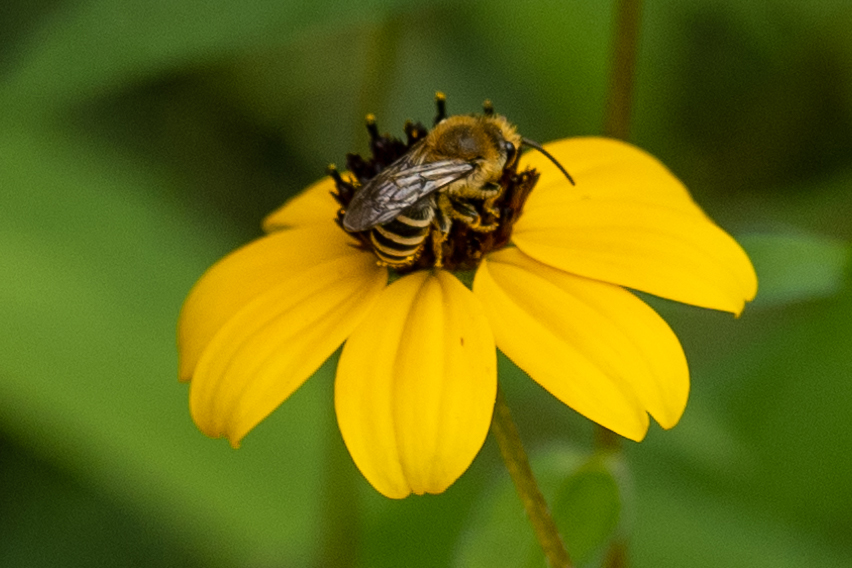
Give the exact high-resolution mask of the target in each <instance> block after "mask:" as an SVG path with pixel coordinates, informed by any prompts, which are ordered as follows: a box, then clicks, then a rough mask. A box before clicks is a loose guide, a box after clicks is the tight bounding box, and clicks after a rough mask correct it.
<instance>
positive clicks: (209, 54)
mask: <svg viewBox="0 0 852 568" xmlns="http://www.w3.org/2000/svg"><path fill="white" fill-rule="evenodd" d="M612 14H613V10H612V5H611V4H610V3H608V2H595V1H593V0H582V1H579V0H578V1H566V2H556V1H541V0H533V1H530V2H517V1H509V0H497V1H490V2H471V3H458V4H456V3H451V2H424V1H420V2H408V1H404V0H370V1H367V2H361V3H353V2H348V1H347V2H343V1H322V0H320V1H315V2H311V3H306V2H295V1H288V0H277V1H274V2H273V1H266V0H256V1H246V2H225V1H217V2H201V1H199V0H169V1H165V0H126V1H118V0H38V1H36V2H32V1H24V0H6V1H5V2H4V3H3V6H2V7H0V322H2V325H0V566H3V567H5V566H10V567H17V566H27V567H28V566H33V567H42V566H44V567H48V566H50V567H53V566H91V565H105V566H139V567H148V566H213V567H223V568H224V567H252V568H254V567H279V566H344V567H345V566H358V567H399V566H406V567H427V566H459V567H460V566H500V565H506V566H516V565H517V566H522V565H523V566H536V565H538V566H542V565H543V564H542V561H541V559H540V558H537V557H536V552H535V549H534V546H533V545H532V544H531V540H530V539H531V537H530V534H529V529H528V528H526V525H525V524H524V520H523V513H522V512H521V510H520V508H519V503H518V501H517V498H516V497H515V496H514V494H513V493H512V490H511V487H510V486H509V485H508V480H507V476H506V474H505V471H504V470H501V467H500V462H499V457H498V453H497V449H496V446H495V445H494V443H493V441H491V440H489V441H488V442H487V443H486V445H485V447H484V449H483V451H482V452H481V453H480V455H479V456H478V458H477V459H476V461H475V462H474V464H473V466H472V467H471V468H470V470H469V471H468V472H467V473H466V474H465V475H464V476H463V477H462V478H461V479H460V480H459V481H458V482H457V483H456V484H455V485H454V486H452V487H451V488H450V489H449V490H448V491H447V492H446V493H445V494H443V495H440V496H427V497H412V498H409V499H406V500H403V501H391V500H387V499H384V498H383V497H381V496H379V495H378V494H377V493H376V492H375V491H374V490H372V488H370V487H369V485H368V484H367V482H366V481H365V480H364V479H363V478H361V477H360V476H359V475H358V473H357V471H356V470H355V468H354V466H353V465H352V463H351V461H350V459H349V456H348V454H346V451H345V448H344V447H343V445H342V442H341V440H340V437H339V434H338V432H337V429H336V425H335V422H334V416H333V410H332V382H333V370H334V361H333V360H332V361H330V362H329V363H328V364H326V365H325V366H324V367H323V368H322V369H321V370H320V372H318V373H317V376H315V377H314V378H313V379H312V380H311V381H309V382H308V383H307V384H306V385H305V387H303V388H302V389H301V390H300V391H298V392H297V393H296V394H295V395H294V396H293V397H292V398H291V399H290V400H289V401H288V402H287V403H286V404H285V405H284V406H283V407H282V408H281V409H280V410H279V411H277V412H275V413H274V414H273V415H272V416H271V417H270V418H269V419H268V420H266V421H265V422H264V423H262V424H261V425H260V426H259V427H258V428H257V429H256V430H255V431H254V432H252V433H251V434H250V435H249V436H248V437H247V438H246V440H245V441H244V443H243V447H242V448H241V449H240V450H239V451H234V450H231V449H230V448H229V446H228V445H227V443H225V442H224V441H221V440H218V441H217V440H209V439H207V438H205V437H204V436H203V435H202V434H200V433H199V432H198V431H197V430H196V428H195V427H194V425H193V424H192V421H191V419H190V418H189V414H188V409H187V406H188V405H187V389H186V386H185V385H181V384H179V383H178V382H177V378H176V353H175V347H174V329H175V321H176V318H177V313H178V311H179V309H180V306H181V303H182V301H183V299H184V297H185V296H186V294H187V292H188V291H189V289H190V287H191V286H192V284H193V283H194V281H195V280H196V279H197V278H198V277H199V276H200V275H201V273H202V272H203V271H204V269H205V268H206V267H208V266H209V265H210V264H211V263H213V262H214V261H215V260H216V259H218V258H219V257H221V256H222V255H223V254H225V253H226V252H228V251H230V250H232V249H233V248H235V247H237V246H238V245H240V244H242V243H244V242H246V241H248V240H250V239H251V238H253V237H256V236H258V235H259V234H260V229H259V221H260V219H261V218H262V216H263V215H264V214H266V213H267V212H269V211H270V210H272V209H273V208H275V207H277V206H278V205H280V204H281V203H282V202H284V201H285V200H286V199H287V198H288V197H289V196H291V195H293V194H294V193H296V192H298V191H299V190H300V189H301V188H304V187H305V186H306V185H307V184H309V183H310V182H312V181H314V180H316V179H317V178H318V177H320V176H321V175H323V172H324V168H325V166H326V165H327V164H328V163H329V162H337V163H338V164H340V163H342V162H343V157H344V155H345V154H346V152H349V151H364V150H366V146H367V136H366V131H365V130H364V129H363V117H364V115H365V114H366V113H367V112H373V113H375V114H376V115H377V117H378V121H379V127H380V129H381V130H382V131H383V132H385V131H389V132H392V133H397V134H401V132H402V130H401V128H402V124H403V122H404V120H405V119H407V118H413V119H417V120H421V121H423V122H428V121H429V120H431V117H432V116H433V112H434V110H433V102H432V98H433V95H434V92H435V91H436V90H442V91H444V92H445V93H446V94H447V96H448V107H449V111H450V112H451V113H465V112H474V111H476V110H477V109H479V108H480V105H481V103H482V101H483V100H484V99H486V98H489V99H491V100H492V101H493V102H494V105H495V107H496V108H497V110H498V112H500V113H502V114H505V115H506V116H508V117H509V118H510V120H512V121H513V122H514V123H516V124H517V125H518V126H519V128H520V131H521V132H522V133H523V134H524V135H525V136H527V137H529V138H533V139H535V140H538V141H541V142H546V141H548V140H552V139H557V138H563V137H566V136H573V135H585V134H597V133H599V132H600V131H601V128H602V124H603V109H604V106H605V98H606V88H607V76H608V75H607V73H608V70H609V67H610V49H611V34H612ZM642 23H643V26H642V33H641V44H640V50H639V61H638V70H637V85H636V93H635V104H634V114H633V124H632V134H631V139H632V140H633V141H634V142H635V143H637V144H638V145H640V146H642V147H643V148H645V149H647V150H649V151H650V152H651V153H653V154H655V155H656V156H658V157H659V158H660V159H661V160H662V161H663V162H664V163H666V164H667V165H668V166H669V167H670V168H671V169H672V170H673V171H674V172H675V173H676V174H677V175H678V176H679V177H680V178H681V179H682V180H684V182H685V183H686V184H687V186H688V187H689V188H690V189H691V191H692V192H693V194H694V195H695V197H696V199H697V200H698V201H699V203H701V205H702V206H703V207H704V208H705V209H706V210H707V211H708V213H709V214H710V215H711V216H712V217H713V218H714V219H716V220H717V221H718V222H719V223H720V225H722V226H723V227H724V228H725V229H727V230H728V231H730V232H731V233H732V234H734V235H735V236H736V237H737V238H738V239H740V241H741V242H742V243H743V245H744V246H745V247H746V249H747V250H748V251H749V253H750V254H751V256H752V259H753V261H754V264H755V266H756V268H757V271H758V275H759V278H760V286H761V289H760V293H759V296H758V299H757V300H756V301H755V302H754V303H753V304H752V305H749V306H748V307H747V308H746V310H745V312H744V314H743V315H742V316H741V317H740V318H739V319H734V318H733V317H731V316H730V315H726V314H721V313H715V312H711V311H707V310H701V309H697V308H690V307H686V306H680V305H676V304H673V303H669V302H664V301H660V300H657V299H654V298H649V301H650V302H651V303H652V304H653V305H654V307H656V308H657V309H658V310H659V311H660V312H661V313H662V314H663V315H664V316H665V317H666V319H667V320H668V321H669V322H670V324H671V325H672V327H673V328H674V329H675V331H676V332H677V333H678V335H679V336H680V338H681V340H682V342H683V345H684V348H685V350H686V353H687V357H688V359H689V361H690V368H691V375H692V392H691V397H690V403H689V406H688V407H687V410H686V414H685V415H684V418H683V420H682V421H681V423H680V424H679V425H678V426H677V427H676V428H675V429H674V430H672V431H669V432H664V431H662V430H661V429H660V428H659V427H657V426H652V429H651V432H650V433H649V435H648V438H647V440H646V441H645V442H643V443H641V444H634V443H632V442H625V444H624V446H623V451H622V453H621V455H617V456H601V455H594V456H592V457H591V459H589V455H590V454H589V452H590V450H591V448H592V439H593V434H594V430H593V428H592V427H591V425H589V424H588V423H587V422H586V421H584V420H583V419H582V418H580V417H578V416H577V415H576V414H575V413H574V412H573V411H571V410H570V409H567V408H565V407H564V406H562V405H561V404H559V403H558V402H556V401H555V400H554V399H552V397H550V395H548V394H547V393H546V392H544V391H543V390H542V389H540V388H539V387H537V386H535V385H534V384H533V383H532V382H531V381H529V380H528V379H526V378H525V377H524V376H523V374H522V373H520V372H519V371H517V369H515V368H513V367H512V366H511V364H509V363H507V362H505V361H503V362H501V373H502V375H503V376H504V379H505V381H504V382H505V386H506V390H507V396H508V397H509V400H510V404H511V405H512V407H513V410H514V414H515V416H516V419H517V421H518V423H519V426H520V429H521V433H522V436H523V437H524V440H525V441H526V443H527V445H528V448H529V449H530V451H531V453H532V454H533V456H534V458H535V466H536V470H537V472H538V473H539V474H540V476H541V477H542V484H543V486H545V491H546V492H547V493H548V494H549V496H551V500H552V501H553V503H554V510H555V512H556V514H557V517H559V519H560V523H562V526H563V528H564V530H565V531H566V533H567V534H566V537H567V540H568V545H569V549H570V550H571V551H572V553H573V554H574V555H575V557H577V558H578V559H579V560H581V563H583V564H584V565H590V566H591V565H595V564H596V562H598V561H599V559H600V556H601V554H602V550H604V549H605V547H606V546H607V542H608V540H609V539H615V540H616V541H618V542H621V541H623V539H628V540H629V546H628V550H629V552H628V554H629V557H630V565H631V566H635V567H658V566H689V567H702V566H707V567H711V566H714V567H715V566H733V567H739V566H741V567H750V568H751V567H758V568H759V567H764V566H765V567H773V568H778V567H787V566H789V567H793V566H803V565H807V566H829V567H834V566H837V567H843V566H850V565H852V528H850V527H852V482H850V480H852V285H850V270H849V264H850V241H852V33H850V30H851V29H852V5H850V3H849V2H848V1H847V0H836V1H829V0H817V1H811V2H794V1H792V0H789V1H788V0H773V1H768V0H767V1H759V0H755V1H750V2H741V1H739V0H693V1H690V2H678V1H674V0H662V1H659V2H646V5H645V10H644V13H643V22H642ZM566 166H568V169H569V170H570V164H566ZM578 519H582V520H583V521H584V522H582V523H580V522H579V521H578Z"/></svg>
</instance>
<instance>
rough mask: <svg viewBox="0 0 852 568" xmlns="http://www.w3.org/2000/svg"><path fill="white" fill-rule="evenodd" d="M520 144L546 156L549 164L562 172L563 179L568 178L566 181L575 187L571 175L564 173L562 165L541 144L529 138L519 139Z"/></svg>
mask: <svg viewBox="0 0 852 568" xmlns="http://www.w3.org/2000/svg"><path fill="white" fill-rule="evenodd" d="M521 144H523V145H524V146H529V147H530V148H535V149H536V150H538V151H539V152H541V153H542V154H544V155H545V156H547V158H548V159H549V160H550V161H551V162H553V163H554V164H556V167H557V168H559V171H560V172H562V173H563V174H565V177H567V178H568V181H570V182H571V185H577V184H575V183H574V179H573V178H572V177H571V174H569V173H568V172H567V171H565V168H563V167H562V164H560V163H559V162H557V161H556V158H554V157H553V156H551V155H550V152H548V151H547V150H545V149H544V148H542V147H541V144H539V143H538V142H535V141H533V140H530V139H529V138H521Z"/></svg>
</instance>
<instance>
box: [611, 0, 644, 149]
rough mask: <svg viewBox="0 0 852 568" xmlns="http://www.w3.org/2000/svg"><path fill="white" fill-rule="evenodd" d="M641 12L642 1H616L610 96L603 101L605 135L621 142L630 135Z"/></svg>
mask: <svg viewBox="0 0 852 568" xmlns="http://www.w3.org/2000/svg"><path fill="white" fill-rule="evenodd" d="M641 12H642V2H641V0H616V5H615V38H614V41H615V44H614V46H613V65H612V73H611V75H610V81H609V96H608V97H607V101H606V119H605V122H604V134H605V135H607V136H612V137H613V138H620V139H622V140H627V138H628V136H629V135H630V109H631V102H632V100H633V82H634V77H635V69H636V53H637V52H638V46H639V20H640V16H641Z"/></svg>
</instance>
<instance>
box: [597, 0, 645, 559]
mask: <svg viewBox="0 0 852 568" xmlns="http://www.w3.org/2000/svg"><path fill="white" fill-rule="evenodd" d="M641 13H642V1H641V0H616V2H615V30H614V39H613V62H612V71H611V75H610V81H609V95H608V96H607V101H606V118H605V121H604V129H603V130H604V134H605V135H606V136H611V137H613V138H620V139H621V140H627V139H628V138H629V137H630V111H631V108H632V103H633V85H634V82H635V77H636V56H637V52H638V51H639V23H640V19H641ZM595 446H596V448H597V451H598V452H618V451H619V450H620V449H621V438H620V437H619V436H618V434H616V433H614V432H612V431H610V430H608V429H606V428H604V427H603V426H597V428H596V431H595ZM627 565H628V559H627V537H626V536H625V535H624V534H617V535H616V536H614V537H613V540H612V542H610V545H609V549H608V550H607V552H606V555H605V556H604V561H603V568H626V567H627Z"/></svg>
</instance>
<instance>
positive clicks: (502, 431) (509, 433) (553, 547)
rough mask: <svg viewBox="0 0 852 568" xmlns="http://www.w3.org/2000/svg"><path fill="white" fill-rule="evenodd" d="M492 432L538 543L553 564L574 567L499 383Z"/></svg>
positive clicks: (560, 567) (551, 564)
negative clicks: (539, 486)
mask: <svg viewBox="0 0 852 568" xmlns="http://www.w3.org/2000/svg"><path fill="white" fill-rule="evenodd" d="M491 432H493V433H494V438H495V439H496V440H497V445H498V446H500V455H501V456H503V463H505V464H506V469H508V470H509V475H510V476H511V477H512V481H513V482H514V484H515V489H516V490H517V492H518V496H519V497H520V498H521V501H522V502H523V504H524V509H525V510H526V512H527V517H529V519H530V524H532V527H533V530H534V531H535V536H536V538H537V539H538V543H539V545H540V546H541V548H542V550H544V555H545V556H546V557H547V563H548V565H549V566H550V568H571V566H573V565H572V564H571V560H570V559H569V558H568V552H567V551H566V550H565V545H564V544H563V543H562V537H560V536H559V531H558V530H557V528H556V523H554V522H553V517H551V516H550V510H549V509H548V507H547V503H546V502H545V500H544V496H542V494H541V491H540V490H539V488H538V484H537V483H536V481H535V477H534V476H533V472H532V469H531V468H530V462H529V459H528V458H527V453H526V451H524V446H523V444H522V443H521V437H520V435H519V434H518V428H517V427H516V426H515V422H514V420H512V414H511V412H509V406H508V405H507V404H506V398H505V397H504V396H503V391H502V390H501V389H500V386H499V385H498V386H497V402H496V404H495V406H494V418H493V420H492V421H491Z"/></svg>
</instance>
